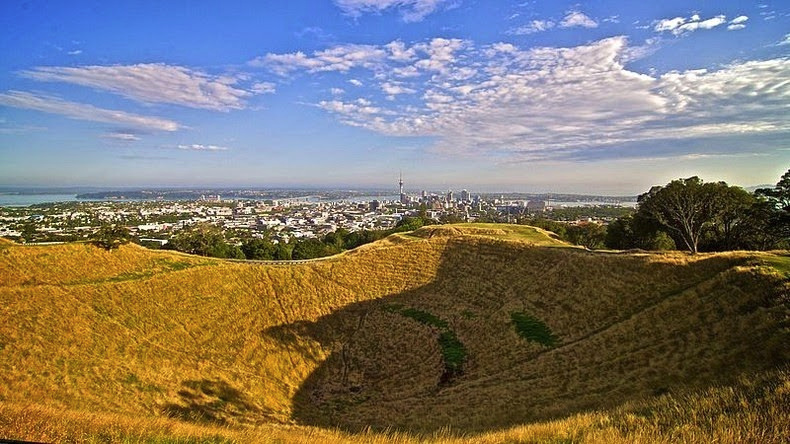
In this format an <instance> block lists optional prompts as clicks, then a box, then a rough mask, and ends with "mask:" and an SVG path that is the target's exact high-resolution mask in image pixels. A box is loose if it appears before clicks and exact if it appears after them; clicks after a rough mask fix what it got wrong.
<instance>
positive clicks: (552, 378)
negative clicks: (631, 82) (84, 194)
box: [0, 224, 790, 443]
mask: <svg viewBox="0 0 790 444" xmlns="http://www.w3.org/2000/svg"><path fill="white" fill-rule="evenodd" d="M436 230H440V231H436ZM491 230H498V231H491ZM541 245H543V246H563V245H564V244H563V243H561V242H559V241H555V240H553V239H551V237H550V236H549V235H547V234H546V233H543V232H541V231H539V230H534V229H530V227H521V226H507V225H505V226H503V225H494V226H486V225H482V224H474V225H467V224H463V225H460V226H449V227H439V228H431V227H428V228H427V229H423V230H422V231H420V230H418V231H417V232H414V233H412V234H407V235H395V236H391V237H390V238H387V239H385V240H383V241H380V242H376V243H373V244H370V245H366V246H364V247H362V248H359V249H356V250H352V251H349V252H346V253H344V254H343V255H341V256H338V257H335V258H330V259H327V260H324V261H318V262H314V263H306V264H298V265H288V266H283V265H277V266H270V265H263V264H249V263H237V262H229V261H222V260H216V259H206V258H200V257H194V256H189V255H184V254H178V253H172V252H164V251H150V250H145V249H143V248H140V247H137V246H133V245H127V246H123V247H121V248H119V249H118V250H114V251H106V250H103V249H99V248H96V247H93V246H91V245H87V244H65V245H52V246H35V247H34V246H20V245H13V244H9V243H5V242H3V243H0V276H2V280H1V281H0V316H1V317H2V319H3V320H4V321H5V322H3V323H1V324H0V436H11V437H21V438H25V439H29V440H40V441H54V442H69V441H71V442H90V441H94V442H105V441H112V442H124V441H125V442H130V441H131V442H134V441H153V442H159V441H162V442H224V441H226V440H228V441H231V442H277V441H278V440H280V441H282V442H323V441H326V442H381V443H389V442H403V443H411V442H425V441H429V442H448V443H451V442H536V441H537V442H543V441H545V442H563V441H570V442H577V441H585V442H662V441H663V442H677V441H678V440H681V441H683V440H687V441H690V442H710V441H713V440H717V439H718V440H721V441H722V442H738V439H737V438H738V437H743V438H744V439H745V440H746V441H749V440H751V441H752V442H763V441H761V440H760V439H757V438H759V437H763V438H765V437H767V438H766V439H767V441H764V442H771V441H770V439H772V436H773V435H771V434H772V433H776V432H777V431H781V430H782V428H784V430H786V428H787V424H788V422H787V409H786V408H785V409H783V408H780V406H782V405H785V406H786V405H788V403H787V402H786V401H787V396H788V392H789V391H790V389H788V382H787V374H786V373H785V372H780V373H776V372H774V373H771V369H772V368H776V367H777V366H780V367H781V366H784V365H785V364H786V363H787V362H788V359H789V358H790V356H789V354H790V351H788V347H787V345H786V344H787V343H788V340H789V339H790V338H789V337H788V331H787V328H786V324H785V323H786V321H785V320H786V319H787V318H788V308H787V306H786V303H785V302H782V301H783V300H784V301H786V299H782V298H783V296H782V295H786V294H787V291H788V286H790V283H789V282H788V280H787V279H786V277H787V274H786V273H787V271H788V265H789V264H790V262H789V261H788V256H787V255H784V256H782V255H779V254H770V253H749V252H735V253H726V254H700V255H695V256H690V255H687V254H683V253H662V254H649V253H641V254H598V253H591V252H586V251H583V250H579V249H575V248H543V247H542V246H541ZM514 313H516V314H521V315H523V316H527V315H528V316H529V319H531V320H533V321H539V323H540V325H537V326H536V325H532V324H530V325H532V327H530V328H526V329H522V330H523V331H519V330H518V328H517V327H518V325H519V324H522V327H524V325H523V324H524V320H525V319H527V318H523V319H521V318H519V319H521V322H517V320H516V319H514V317H513V316H514V315H513V314H514ZM527 323H529V322H527ZM533 324H534V323H533ZM544 327H545V328H544ZM525 338H526V339H528V340H525ZM530 338H532V339H534V341H537V342H534V341H533V340H529V339H530ZM548 338H553V339H554V340H553V341H552V342H551V347H546V345H548V344H547V342H548ZM541 341H543V342H541ZM461 352H462V353H461ZM448 362H450V363H451V364H452V365H454V366H455V367H454V368H456V367H457V368H460V369H463V372H458V373H456V374H454V377H453V378H451V380H449V381H447V380H445V381H443V377H442V375H443V374H445V372H447V368H448V367H447V365H448ZM766 371H767V372H768V373H767V374H768V375H769V376H760V377H758V376H754V375H756V374H758V373H759V372H766ZM738 375H745V376H744V377H743V378H740V379H739V377H738ZM771 375H773V376H771ZM761 381H762V382H761ZM765 381H769V382H765ZM770 381H774V382H770ZM754 387H759V389H754V390H753V389H752V388H754ZM755 390H756V391H755ZM741 394H743V395H741ZM747 395H748V396H749V397H746V398H744V397H745V396H747ZM744 399H745V400H746V401H744ZM709 400H710V401H709ZM747 401H748V402H747ZM783 402H784V404H782V403H783ZM583 412H592V413H583ZM673 412H674V413H673ZM648 413H649V414H648ZM179 418H180V419H179ZM563 418H564V419H563ZM297 423H298V424H302V425H303V426H298V427H297V426H295V425H294V424H297ZM525 423H533V424H531V425H523V426H522V425H520V424H525ZM304 425H320V426H323V427H324V428H321V429H319V428H313V427H307V426H304ZM336 427H340V428H342V429H344V430H346V431H345V432H340V431H334V429H335V428H336ZM366 427H372V430H374V431H375V432H373V431H371V432H364V430H365V429H366ZM387 430H389V432H387ZM396 430H397V432H396ZM350 431H354V432H357V433H354V434H349V433H350ZM785 436H786V434H785ZM777 442H778V441H777Z"/></svg>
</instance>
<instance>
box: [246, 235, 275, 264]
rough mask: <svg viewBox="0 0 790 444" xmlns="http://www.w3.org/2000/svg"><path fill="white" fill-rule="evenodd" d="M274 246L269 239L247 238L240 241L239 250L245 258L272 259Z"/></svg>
mask: <svg viewBox="0 0 790 444" xmlns="http://www.w3.org/2000/svg"><path fill="white" fill-rule="evenodd" d="M275 249H276V246H275V245H274V244H273V243H272V241H270V240H269V239H265V238H249V239H245V240H244V241H243V242H242V243H241V251H242V252H243V253H244V256H245V257H246V258H247V259H255V260H271V259H274V252H275Z"/></svg>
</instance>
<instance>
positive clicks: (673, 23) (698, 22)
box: [653, 14, 748, 35]
mask: <svg viewBox="0 0 790 444" xmlns="http://www.w3.org/2000/svg"><path fill="white" fill-rule="evenodd" d="M741 17H745V16H739V17H738V18H737V19H740V18H741ZM737 19H736V20H737ZM746 19H748V17H747V18H746ZM743 21H745V19H743ZM724 23H727V17H725V16H724V15H717V16H715V17H711V18H709V19H707V20H702V19H701V18H700V16H699V15H698V14H694V15H692V16H691V17H689V18H688V19H686V18H683V17H675V18H671V19H662V20H658V21H656V22H654V26H653V30H654V31H656V32H671V33H672V34H674V35H681V34H686V33H689V32H693V31H697V30H699V29H713V28H715V27H717V26H720V25H723V24H724ZM740 23H742V22H737V23H735V24H736V25H738V24H740Z"/></svg>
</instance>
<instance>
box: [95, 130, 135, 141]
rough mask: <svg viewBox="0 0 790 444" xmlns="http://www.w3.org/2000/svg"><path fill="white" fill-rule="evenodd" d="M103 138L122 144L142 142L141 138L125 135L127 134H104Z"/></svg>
mask: <svg viewBox="0 0 790 444" xmlns="http://www.w3.org/2000/svg"><path fill="white" fill-rule="evenodd" d="M102 137H104V138H105V139H114V140H120V141H122V142H136V141H138V140H140V137H138V136H137V135H136V134H132V133H125V132H114V133H107V134H104V135H103V136H102Z"/></svg>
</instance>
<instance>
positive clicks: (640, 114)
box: [0, 0, 790, 194]
mask: <svg viewBox="0 0 790 444" xmlns="http://www.w3.org/2000/svg"><path fill="white" fill-rule="evenodd" d="M0 48H2V57H0V185H17V186H34V185H38V186H80V185H82V186H106V187H114V186H250V187H252V186H254V187H265V186H327V187H385V186H393V187H394V186H395V184H396V182H397V178H398V173H399V171H401V170H402V171H403V175H404V181H405V182H406V188H407V189H421V188H429V189H447V188H455V189H457V188H468V189H470V190H478V191H494V190H502V191H527V192H530V191H532V192H540V191H551V192H579V193H603V194H621V193H627V194H635V193H640V192H643V191H645V190H646V189H648V188H649V187H650V186H651V185H656V184H664V183H666V182H668V181H669V180H671V179H673V178H679V177H688V176H690V175H699V176H700V177H702V178H703V179H705V180H725V181H727V182H729V183H733V184H738V185H743V186H749V185H756V184H765V183H775V182H776V181H777V180H778V178H779V176H780V175H781V174H782V173H783V172H784V171H786V170H787V169H788V168H790V137H788V136H790V58H789V56H790V5H788V3H787V2H779V1H762V2H761V1H756V2H742V1H716V2H713V1H699V2H692V1H672V0H668V1H661V2H634V1H594V2H563V1H513V2H509V1H482V0H477V1H475V0H326V1H318V0H315V1H287V2H274V1H272V2H260V1H257V2H252V1H249V2H234V1H224V2H200V1H190V2H178V1H172V2H161V1H139V2H87V1H85V2H83V1H69V2H65V1H62V2H61V1H25V2H21V1H13V2H12V1H9V2H2V4H1V5H0Z"/></svg>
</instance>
